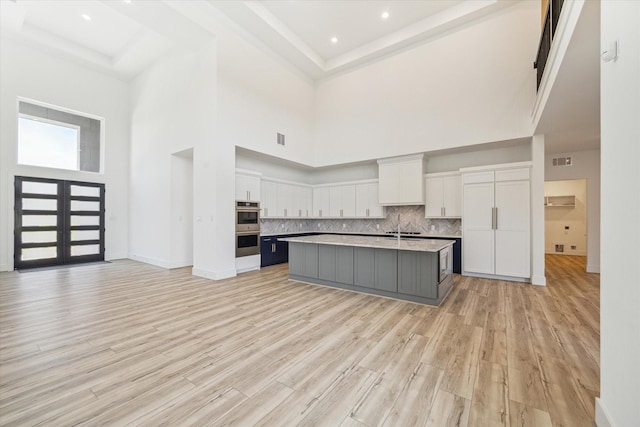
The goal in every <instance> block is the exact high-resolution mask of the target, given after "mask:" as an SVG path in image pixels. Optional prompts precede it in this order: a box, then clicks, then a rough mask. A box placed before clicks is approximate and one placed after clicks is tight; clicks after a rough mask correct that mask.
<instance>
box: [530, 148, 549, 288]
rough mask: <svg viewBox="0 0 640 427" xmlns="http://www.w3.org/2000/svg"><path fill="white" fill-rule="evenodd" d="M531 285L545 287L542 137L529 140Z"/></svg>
mask: <svg viewBox="0 0 640 427" xmlns="http://www.w3.org/2000/svg"><path fill="white" fill-rule="evenodd" d="M531 161H532V162H533V167H532V168H531V283H532V284H534V285H541V286H545V285H546V284H547V279H546V277H545V272H544V268H545V267H544V135H534V136H533V138H532V139H531Z"/></svg>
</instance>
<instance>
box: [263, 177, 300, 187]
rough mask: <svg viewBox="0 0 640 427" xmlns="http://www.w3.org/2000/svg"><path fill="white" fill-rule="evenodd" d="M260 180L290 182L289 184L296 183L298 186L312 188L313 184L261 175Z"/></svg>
mask: <svg viewBox="0 0 640 427" xmlns="http://www.w3.org/2000/svg"><path fill="white" fill-rule="evenodd" d="M262 181H269V182H276V183H280V184H291V185H297V186H298V187H307V188H313V185H311V184H303V183H301V182H296V181H289V180H286V179H280V178H270V177H268V176H263V177H262Z"/></svg>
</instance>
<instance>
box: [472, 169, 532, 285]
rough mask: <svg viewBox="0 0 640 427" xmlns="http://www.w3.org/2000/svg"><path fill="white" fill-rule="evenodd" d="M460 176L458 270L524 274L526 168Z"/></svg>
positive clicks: (527, 252) (527, 265)
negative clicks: (461, 248) (460, 201)
mask: <svg viewBox="0 0 640 427" xmlns="http://www.w3.org/2000/svg"><path fill="white" fill-rule="evenodd" d="M462 180H463V207H464V208H463V213H462V225H463V236H464V239H463V257H462V259H463V271H464V273H465V274H466V273H470V274H484V275H496V276H506V277H514V278H523V279H526V278H529V277H530V276H531V238H530V234H531V227H530V216H531V212H530V183H529V168H528V167H520V168H514V169H505V170H495V171H494V170H490V171H478V172H468V173H464V172H463V175H462Z"/></svg>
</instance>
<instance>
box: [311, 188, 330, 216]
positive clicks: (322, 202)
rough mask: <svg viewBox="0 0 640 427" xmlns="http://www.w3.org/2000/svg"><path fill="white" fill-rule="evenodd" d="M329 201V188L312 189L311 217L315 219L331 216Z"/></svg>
mask: <svg viewBox="0 0 640 427" xmlns="http://www.w3.org/2000/svg"><path fill="white" fill-rule="evenodd" d="M329 201H330V197H329V187H315V188H314V189H313V216H314V217H316V218H323V217H329V216H331V212H330V206H329Z"/></svg>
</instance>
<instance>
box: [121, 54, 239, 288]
mask: <svg viewBox="0 0 640 427" xmlns="http://www.w3.org/2000/svg"><path fill="white" fill-rule="evenodd" d="M216 99H217V47H216V43H215V41H211V42H208V43H206V44H204V45H203V46H200V47H197V48H193V49H183V50H180V51H175V52H172V53H171V54H169V55H167V56H165V57H164V58H162V59H161V60H159V61H158V62H157V63H155V64H154V65H153V66H152V67H150V68H149V69H148V70H147V71H145V72H144V73H142V74H141V75H139V76H138V77H137V78H136V79H135V80H134V81H133V84H132V101H131V103H132V107H131V110H132V119H131V120H132V123H131V211H130V212H131V233H130V253H131V257H132V258H134V259H139V260H141V261H145V262H149V263H152V264H156V265H159V266H163V267H169V268H172V267H177V266H181V265H183V264H184V263H183V260H182V259H174V258H172V257H174V256H178V255H176V253H173V254H172V251H171V246H172V245H171V243H172V239H171V236H172V235H175V233H176V232H178V233H179V231H178V230H183V229H184V224H183V223H181V222H180V220H179V215H171V212H172V204H173V203H174V202H177V201H178V200H179V199H180V197H176V196H174V197H173V198H172V196H171V170H172V169H171V158H172V154H174V153H178V152H183V151H185V150H190V149H191V148H193V166H192V167H193V216H194V223H193V272H194V274H196V275H200V276H204V277H209V278H213V279H219V278H224V277H229V276H233V275H235V252H234V235H233V232H234V228H233V224H234V222H233V200H234V189H233V186H232V185H231V186H230V185H228V184H229V182H233V179H234V154H235V152H234V147H233V146H232V145H230V144H225V143H223V142H221V139H220V138H219V135H218V129H217V103H216Z"/></svg>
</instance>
